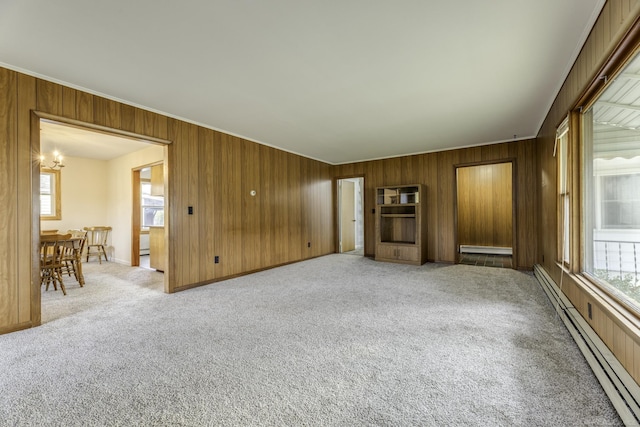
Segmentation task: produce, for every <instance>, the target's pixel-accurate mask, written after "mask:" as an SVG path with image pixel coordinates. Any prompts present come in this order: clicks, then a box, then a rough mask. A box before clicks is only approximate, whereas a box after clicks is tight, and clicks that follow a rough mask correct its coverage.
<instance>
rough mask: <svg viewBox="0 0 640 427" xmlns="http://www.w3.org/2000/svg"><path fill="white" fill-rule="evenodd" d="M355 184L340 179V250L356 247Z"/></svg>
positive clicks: (349, 249)
mask: <svg viewBox="0 0 640 427" xmlns="http://www.w3.org/2000/svg"><path fill="white" fill-rule="evenodd" d="M354 202H355V184H354V183H353V182H352V181H346V180H343V181H341V184H340V242H341V252H349V251H353V250H355V249H356V209H355V203H354Z"/></svg>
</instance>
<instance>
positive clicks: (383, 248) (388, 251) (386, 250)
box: [376, 245, 398, 259]
mask: <svg viewBox="0 0 640 427" xmlns="http://www.w3.org/2000/svg"><path fill="white" fill-rule="evenodd" d="M396 250H397V248H396V247H395V246H392V245H378V247H377V248H376V258H384V259H396V258H397V257H398V256H397V252H396Z"/></svg>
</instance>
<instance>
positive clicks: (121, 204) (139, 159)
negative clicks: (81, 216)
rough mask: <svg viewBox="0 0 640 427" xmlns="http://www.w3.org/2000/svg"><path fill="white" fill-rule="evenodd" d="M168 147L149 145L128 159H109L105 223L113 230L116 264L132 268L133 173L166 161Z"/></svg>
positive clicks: (111, 250) (112, 243) (123, 157)
mask: <svg viewBox="0 0 640 427" xmlns="http://www.w3.org/2000/svg"><path fill="white" fill-rule="evenodd" d="M163 159H164V147H163V146H161V145H154V144H149V147H147V148H144V149H143V150H140V151H136V152H133V153H130V154H127V155H126V156H122V157H118V158H116V159H113V160H109V161H108V162H107V164H106V166H107V168H106V169H107V174H106V178H107V180H106V182H107V185H106V189H105V190H106V191H105V193H104V194H105V196H106V197H105V200H106V201H107V204H106V206H105V213H106V219H105V221H106V222H105V223H104V224H93V225H109V226H111V227H113V230H112V232H111V243H110V246H109V256H110V257H113V260H114V261H115V262H118V263H121V264H127V265H131V214H132V208H133V207H132V198H133V196H132V193H131V192H132V182H131V176H132V174H131V170H132V169H133V168H137V167H140V166H144V165H148V164H150V163H155V162H158V161H162V160H163Z"/></svg>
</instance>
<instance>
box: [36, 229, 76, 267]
mask: <svg viewBox="0 0 640 427" xmlns="http://www.w3.org/2000/svg"><path fill="white" fill-rule="evenodd" d="M70 238H71V234H44V235H42V236H40V269H50V268H58V267H60V265H61V264H62V257H63V255H64V251H63V242H64V241H65V240H68V239H70Z"/></svg>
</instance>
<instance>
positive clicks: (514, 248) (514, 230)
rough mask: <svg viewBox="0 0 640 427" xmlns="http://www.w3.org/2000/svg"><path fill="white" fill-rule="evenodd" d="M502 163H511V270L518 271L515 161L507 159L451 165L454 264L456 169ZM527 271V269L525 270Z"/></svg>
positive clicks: (456, 224)
mask: <svg viewBox="0 0 640 427" xmlns="http://www.w3.org/2000/svg"><path fill="white" fill-rule="evenodd" d="M504 163H511V216H512V219H511V239H512V243H511V250H512V255H511V261H512V262H511V268H513V269H514V270H517V269H519V265H518V224H517V220H518V209H517V208H518V173H517V159H516V158H514V157H509V158H505V159H500V160H483V161H477V162H467V163H458V164H454V165H453V177H454V179H453V188H454V190H453V240H454V246H455V260H454V264H458V263H459V262H460V251H459V246H460V242H459V240H458V239H459V237H458V169H459V168H467V167H475V166H488V165H499V164H504ZM527 270H529V269H527Z"/></svg>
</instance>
